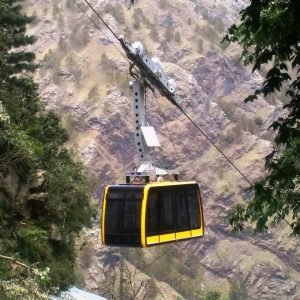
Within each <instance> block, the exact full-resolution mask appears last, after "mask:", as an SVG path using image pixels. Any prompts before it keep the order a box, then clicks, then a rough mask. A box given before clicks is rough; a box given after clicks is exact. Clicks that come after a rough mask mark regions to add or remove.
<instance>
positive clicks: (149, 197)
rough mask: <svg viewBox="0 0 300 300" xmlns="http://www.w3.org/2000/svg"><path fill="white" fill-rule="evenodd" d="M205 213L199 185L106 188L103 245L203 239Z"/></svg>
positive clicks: (113, 186)
mask: <svg viewBox="0 0 300 300" xmlns="http://www.w3.org/2000/svg"><path fill="white" fill-rule="evenodd" d="M203 234H204V228H203V211H202V202H201V195H200V190H199V186H198V184H197V183H196V182H150V183H145V184H123V185H110V186H107V187H106V189H105V192H104V199H103V207H102V242H103V244H106V245H109V246H127V247H144V248H145V247H149V246H155V245H160V244H164V243H168V242H174V241H177V240H186V239H192V238H199V237H202V236H203Z"/></svg>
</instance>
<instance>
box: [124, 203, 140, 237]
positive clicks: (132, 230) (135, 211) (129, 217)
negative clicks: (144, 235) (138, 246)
mask: <svg viewBox="0 0 300 300" xmlns="http://www.w3.org/2000/svg"><path fill="white" fill-rule="evenodd" d="M140 210H141V202H139V201H134V200H129V199H128V200H126V201H124V218H123V233H129V234H138V233H139V232H140V215H141V214H140Z"/></svg>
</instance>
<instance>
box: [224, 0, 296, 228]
mask: <svg viewBox="0 0 300 300" xmlns="http://www.w3.org/2000/svg"><path fill="white" fill-rule="evenodd" d="M240 14H241V20H240V22H239V23H238V24H234V25H233V26H231V28H230V29H229V30H228V34H227V36H226V37H225V40H227V41H228V42H234V43H238V44H239V45H240V46H241V47H242V49H243V52H242V56H241V58H242V61H243V62H244V64H246V65H248V64H251V65H253V71H256V70H260V69H261V68H262V67H264V68H266V69H267V72H266V76H265V78H264V82H263V84H262V86H261V87H260V88H258V89H256V90H255V91H254V93H253V94H252V95H250V96H248V97H247V98H246V99H245V101H246V102H249V101H251V102H252V101H254V100H256V99H257V98H258V96H264V97H266V96H268V95H271V94H273V93H274V92H282V93H283V92H285V98H286V101H285V103H287V104H286V105H284V106H283V111H282V114H281V116H280V117H279V119H278V120H276V121H275V122H273V124H272V125H271V127H272V128H273V130H274V131H275V132H276V138H275V145H274V150H273V152H272V153H270V154H269V155H268V156H267V157H266V169H267V175H266V177H265V178H264V179H262V180H261V181H259V182H257V183H255V185H254V187H253V190H254V192H255V196H254V199H253V200H252V201H250V202H248V203H247V204H244V205H237V206H236V207H235V208H234V209H233V211H232V212H231V213H230V215H229V222H230V224H231V225H233V227H234V229H237V230H242V229H243V227H244V222H245V221H251V222H253V223H255V225H256V230H257V231H264V230H266V229H267V228H268V224H269V222H270V221H273V222H275V223H278V222H280V221H282V220H285V221H286V222H287V223H288V224H289V225H290V227H291V228H292V231H293V233H294V234H299V233H300V95H299V88H300V77H299V65H300V22H299V14H300V2H299V1H298V0H288V1H286V0H277V1H271V0H252V1H251V2H250V4H249V5H248V6H247V7H246V8H245V9H243V10H242V11H241V12H240Z"/></svg>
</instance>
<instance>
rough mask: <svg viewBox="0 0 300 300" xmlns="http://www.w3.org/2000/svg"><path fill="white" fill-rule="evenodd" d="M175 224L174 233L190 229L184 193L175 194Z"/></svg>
mask: <svg viewBox="0 0 300 300" xmlns="http://www.w3.org/2000/svg"><path fill="white" fill-rule="evenodd" d="M175 222H176V223H175V224H176V232H178V231H183V230H189V229H190V221H189V212H188V207H187V202H186V193H185V191H178V192H177V193H176V194H175Z"/></svg>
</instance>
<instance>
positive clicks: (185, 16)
mask: <svg viewBox="0 0 300 300" xmlns="http://www.w3.org/2000/svg"><path fill="white" fill-rule="evenodd" d="M26 3H27V6H26V9H27V10H28V11H29V12H32V13H34V14H36V15H37V19H36V23H35V25H34V26H33V28H31V29H30V30H31V31H32V33H34V34H35V35H36V36H37V38H38V40H37V43H36V44H35V45H34V50H35V51H36V53H37V56H38V58H39V60H40V61H41V63H42V67H41V68H40V71H39V72H38V73H37V74H36V80H37V81H38V82H39V84H40V92H41V96H42V98H43V100H44V102H45V105H46V106H47V107H48V108H49V109H54V110H56V111H58V112H59V113H60V114H61V116H62V117H63V120H64V125H65V126H66V128H67V129H68V131H69V133H70V135H71V141H70V143H69V145H68V147H69V148H70V149H72V150H73V151H74V153H76V155H78V157H80V158H81V159H83V161H84V163H85V165H86V167H87V169H88V170H89V173H90V174H91V175H92V176H94V177H95V178H96V181H97V188H96V190H95V197H96V199H100V195H101V192H102V190H103V187H104V186H105V185H106V184H108V183H113V182H116V183H117V182H123V181H124V173H125V172H126V171H130V170H131V169H132V168H134V166H136V165H137V164H138V161H137V155H136V153H135V148H134V144H133V137H132V125H131V96H130V92H129V89H128V82H129V81H130V80H131V78H130V76H129V73H128V62H127V61H126V59H124V57H123V56H121V55H120V53H119V52H118V51H117V50H116V48H115V46H116V47H118V49H119V50H121V48H120V46H119V45H118V44H117V42H116V41H115V40H114V39H113V37H112V36H111V35H110V33H109V32H107V31H106V30H105V28H103V26H102V24H100V23H99V22H98V20H97V18H96V17H95V16H92V14H91V12H90V11H89V10H88V9H87V7H84V5H83V4H82V3H81V4H80V5H81V7H83V8H84V9H85V10H86V12H87V13H88V15H90V16H92V18H93V20H95V22H96V23H97V24H99V26H100V27H101V28H103V32H104V33H105V34H103V32H100V31H98V30H97V28H95V27H94V25H93V24H92V23H91V22H90V20H89V19H88V18H87V17H86V16H85V15H84V14H83V13H82V12H80V11H79V9H78V8H77V7H76V5H74V3H73V2H72V1H69V0H68V1H49V0H44V1H40V0H38V1H31V0H28V1H27V2H26ZM91 3H92V4H93V5H94V7H95V9H96V10H97V11H99V12H100V13H101V15H103V16H104V18H105V20H106V21H107V22H108V23H109V24H110V26H112V28H113V29H114V30H115V31H116V32H117V33H119V34H123V35H125V36H126V37H128V38H129V39H130V40H131V41H134V40H141V41H142V42H143V43H144V44H145V46H146V48H147V50H148V52H149V53H151V54H152V55H153V56H157V57H159V58H160V59H161V60H162V61H163V63H164V64H165V69H166V71H167V73H168V75H169V76H170V77H172V78H173V79H174V80H175V81H176V84H177V94H178V96H179V98H180V99H181V104H182V106H183V107H184V109H185V111H186V112H188V114H189V115H190V116H191V117H192V118H193V119H194V120H195V122H196V123H197V124H198V125H199V126H200V127H201V128H202V130H203V131H204V132H206V134H207V135H208V136H209V137H210V138H211V139H212V140H213V141H214V142H215V143H217V145H218V146H219V147H220V148H221V149H222V150H224V152H225V153H226V155H227V156H228V157H230V159H231V160H232V161H234V162H235V164H236V165H237V166H238V167H239V168H240V169H241V170H242V171H243V172H244V173H245V174H246V176H247V177H248V178H249V179H250V180H251V181H255V180H256V179H257V178H259V177H260V176H262V175H263V172H264V170H263V166H264V160H263V158H264V157H265V155H266V154H267V153H269V151H270V150H271V147H272V145H271V142H270V140H271V139H272V135H271V134H270V133H269V132H268V130H267V127H268V126H269V124H270V122H271V120H274V119H275V118H276V117H277V116H278V113H279V112H278V108H277V107H278V106H280V105H281V104H280V103H279V101H278V100H277V99H275V98H274V99H267V100H268V101H265V100H263V99H260V100H259V101H257V102H256V103H255V104H244V103H243V102H242V100H243V99H244V98H245V97H246V96H247V95H248V94H250V93H251V91H253V89H254V88H255V87H256V86H258V85H259V84H260V83H261V81H262V79H261V77H260V75H259V74H258V73H255V74H252V73H251V72H250V70H248V69H245V68H244V67H242V66H241V65H240V64H239V61H238V57H239V49H237V48H235V47H233V46H229V47H228V46H227V45H224V44H220V40H221V39H222V37H223V36H224V32H225V29H226V28H227V27H228V26H229V25H230V24H231V23H232V22H233V21H234V20H235V19H236V18H237V16H238V11H239V10H240V9H241V8H242V5H243V2H236V1H233V0H227V1H221V0H218V1H208V0H198V1H183V0H176V1H166V0H165V1H162V0H161V1H158V2H157V3H155V5H154V4H153V1H148V0H140V1H138V3H137V4H136V5H135V6H134V7H132V8H131V9H130V10H127V9H126V7H125V6H124V5H123V2H122V1H116V0H115V1H106V0H97V1H96V0H95V1H91ZM121 51H122V50H121ZM148 98H149V99H148V101H149V103H150V105H149V122H150V124H152V125H153V126H154V127H155V128H156V130H157V131H158V134H159V137H160V140H161V143H162V144H163V148H162V149H161V151H160V153H158V154H157V158H156V159H157V164H159V165H162V166H165V167H169V168H172V169H173V168H177V169H179V170H180V171H181V174H182V178H183V179H194V180H197V181H198V182H199V183H200V186H201V189H202V194H203V200H204V209H205V222H206V226H207V231H206V235H205V237H204V238H203V239H202V240H200V241H193V242H188V243H183V244H181V246H180V247H179V246H175V248H174V249H175V250H176V251H175V250H174V251H175V254H174V253H173V256H174V255H175V256H178V257H184V258H185V259H186V261H187V262H188V261H189V260H192V259H195V258H196V261H197V262H198V263H199V270H200V269H201V274H199V273H197V272H196V273H193V274H192V275H190V277H189V276H188V275H187V273H188V271H187V270H189V269H191V267H190V266H189V265H188V263H186V264H184V266H181V267H182V268H183V269H184V268H186V269H184V270H186V271H185V272H182V273H180V272H179V273H178V274H179V275H178V276H180V278H181V279H182V280H181V281H184V279H186V278H188V281H189V282H193V280H195V282H196V281H197V280H198V281H201V282H202V285H201V287H199V286H198V287H196V286H192V285H190V286H189V285H187V284H186V285H180V284H179V283H178V284H175V283H174V282H172V279H170V278H171V277H170V278H165V280H164V281H166V282H168V284H170V286H172V287H173V289H175V290H177V291H178V292H179V293H181V294H182V295H184V296H185V297H186V298H187V299H193V298H196V294H197V293H200V292H201V291H202V290H207V289H210V288H214V289H218V290H220V291H221V292H222V293H224V294H228V293H229V291H230V289H231V290H232V283H238V284H237V285H234V289H235V291H232V293H233V292H236V293H237V290H238V291H241V290H243V289H244V292H245V291H246V292H247V295H248V296H247V297H248V298H249V299H297V297H300V294H299V291H298V289H299V284H300V265H299V247H297V246H299V240H297V239H296V238H293V237H289V236H288V234H289V233H288V231H287V229H286V228H285V226H284V224H283V225H280V226H275V227H274V228H272V229H271V232H270V233H269V234H266V235H262V236H253V235H252V234H251V232H250V230H249V231H248V230H246V231H245V232H244V233H242V234H232V233H231V232H230V229H229V228H228V227H227V226H226V224H225V222H224V217H225V215H226V212H227V211H228V210H229V209H230V206H231V205H232V204H233V203H236V202H239V201H247V200H249V198H250V197H251V195H249V194H248V193H247V192H245V188H247V183H246V182H244V180H243V179H242V178H240V176H239V174H238V173H236V171H235V170H234V169H232V168H231V167H230V165H228V163H227V162H226V161H225V160H224V159H223V158H222V156H220V154H219V153H218V152H216V150H215V149H214V147H212V146H211V145H210V143H208V142H207V140H206V139H205V138H204V137H203V136H201V135H199V133H198V132H197V131H196V130H195V128H194V127H193V126H192V125H191V124H190V123H189V122H188V120H187V119H186V118H185V117H184V116H182V115H181V114H180V112H179V111H178V110H176V109H175V108H174V107H172V106H171V104H169V103H168V102H166V101H165V99H163V98H162V97H160V96H158V97H157V100H158V104H157V102H156V99H155V97H154V96H153V95H152V93H151V92H149V94H148ZM161 111H163V114H162V112H161ZM165 124H167V128H166V125H165ZM170 137H172V141H171V140H170ZM99 201H100V200H99ZM97 226H99V224H98V225H97ZM96 233H97V234H98V231H96ZM89 241H90V240H89ZM91 243H95V244H96V246H93V247H94V248H95V247H96V251H91V255H92V257H93V258H92V261H93V264H92V265H84V267H83V269H84V275H85V278H86V282H87V284H88V287H89V288H91V289H94V290H97V287H99V286H101V282H103V281H105V278H104V277H102V275H101V276H100V275H99V273H101V270H103V259H104V257H109V259H108V265H106V268H107V269H105V270H106V271H107V272H108V270H110V269H113V261H114V260H113V258H112V253H113V252H114V250H113V249H107V248H104V247H102V246H101V244H100V242H99V240H98V239H94V240H93V242H91ZM182 245H184V246H182ZM167 247H168V246H166V247H161V248H160V250H161V251H164V249H168V248H167ZM94 248H93V249H94ZM187 249H189V251H187ZM155 251H158V250H147V251H138V252H137V253H139V255H141V256H143V257H144V259H146V260H147V259H148V263H149V262H150V261H151V257H152V258H155V257H156V256H155V255H156V254H157V252H155ZM216 251H217V252H216ZM136 255H137V254H136ZM168 255H171V254H168V253H167V254H165V256H166V257H168ZM128 259H129V258H128ZM170 259H171V258H170ZM172 259H175V258H174V257H172ZM131 262H132V263H134V260H131ZM110 263H111V265H109V264H110ZM173 263H174V264H173V268H174V269H176V268H177V267H178V263H179V262H178V261H173ZM98 264H99V265H100V266H101V267H99V270H95V268H97V265H98ZM176 264H177V265H176ZM109 266H111V268H110V267H109ZM140 271H142V270H140ZM95 272H96V273H95ZM97 272H98V273H97ZM174 272H175V271H174ZM145 273H146V274H148V275H145V276H146V277H147V276H148V277H149V276H150V277H152V278H154V279H155V278H156V277H157V278H159V276H157V274H156V273H155V269H154V270H152V273H151V274H150V273H149V272H148V271H147V270H145ZM105 274H106V276H108V277H109V276H112V275H108V273H105ZM176 274H177V273H176ZM98 275H99V276H98ZM197 276H198V277H197ZM93 278H94V279H93ZM199 278H200V279H199ZM226 278H229V279H230V282H231V287H230V285H229V283H228V280H227V279H226ZM145 280H146V279H145ZM147 280H148V279H147ZM160 280H161V279H160ZM195 285H196V284H195ZM186 286H189V287H188V288H186ZM98 290H100V293H101V292H103V288H102V290H101V288H99V289H98ZM166 293H167V294H170V293H171V289H170V288H169V287H168V288H167V289H166V291H165V292H162V293H160V294H159V293H158V294H159V295H160V296H157V297H165V298H166V299H170V298H169V296H168V295H166ZM172 293H174V295H176V293H175V292H172ZM144 295H145V294H144ZM244 295H245V293H244Z"/></svg>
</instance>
